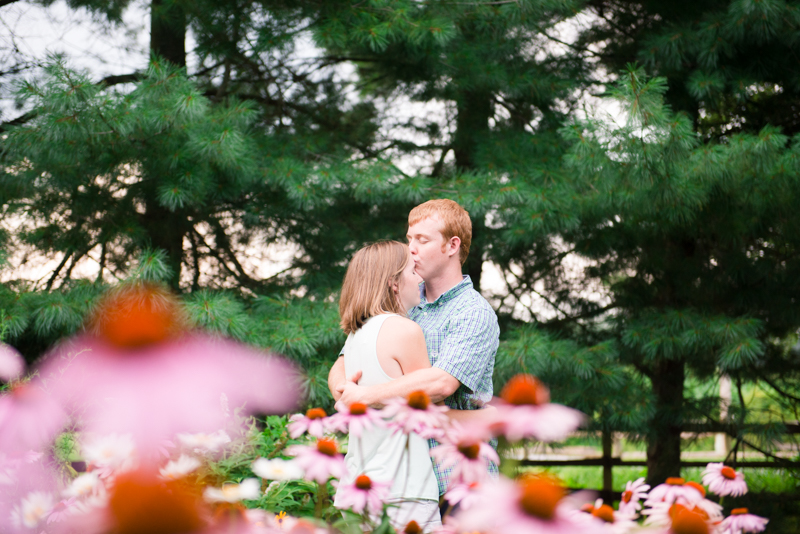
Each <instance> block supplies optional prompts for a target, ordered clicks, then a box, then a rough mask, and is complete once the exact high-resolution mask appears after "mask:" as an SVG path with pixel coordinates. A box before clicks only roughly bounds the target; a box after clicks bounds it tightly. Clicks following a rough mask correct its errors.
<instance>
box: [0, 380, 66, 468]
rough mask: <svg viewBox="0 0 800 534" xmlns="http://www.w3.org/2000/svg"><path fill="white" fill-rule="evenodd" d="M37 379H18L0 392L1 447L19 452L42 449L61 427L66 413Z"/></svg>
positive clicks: (14, 452) (7, 451)
mask: <svg viewBox="0 0 800 534" xmlns="http://www.w3.org/2000/svg"><path fill="white" fill-rule="evenodd" d="M41 386H42V383H41V381H39V380H32V381H30V382H27V383H21V382H17V383H16V384H14V385H12V387H11V392H10V393H9V394H7V395H2V396H0V450H1V451H3V452H4V453H6V454H13V455H21V454H24V453H26V452H28V451H30V450H34V451H39V450H43V449H45V448H47V447H49V445H50V444H51V442H52V441H53V439H55V437H56V435H58V433H59V432H61V430H62V429H63V428H64V425H65V423H66V421H67V416H66V414H65V413H64V411H63V410H62V409H61V407H60V406H59V405H58V403H57V402H56V401H55V400H54V399H53V398H52V397H51V396H50V395H48V394H47V393H46V392H45V391H44V390H43V389H42V387H41Z"/></svg>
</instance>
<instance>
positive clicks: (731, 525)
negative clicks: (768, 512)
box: [719, 508, 769, 534]
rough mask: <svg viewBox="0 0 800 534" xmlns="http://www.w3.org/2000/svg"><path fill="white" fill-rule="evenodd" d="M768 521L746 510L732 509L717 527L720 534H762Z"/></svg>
mask: <svg viewBox="0 0 800 534" xmlns="http://www.w3.org/2000/svg"><path fill="white" fill-rule="evenodd" d="M768 522H769V519H767V518H765V517H759V516H757V515H753V514H751V513H749V511H748V510H747V508H734V509H733V510H731V515H730V516H728V517H726V518H725V519H724V520H723V521H722V523H721V524H720V526H719V530H720V532H724V533H726V534H742V533H743V532H763V531H764V529H766V528H767V523H768Z"/></svg>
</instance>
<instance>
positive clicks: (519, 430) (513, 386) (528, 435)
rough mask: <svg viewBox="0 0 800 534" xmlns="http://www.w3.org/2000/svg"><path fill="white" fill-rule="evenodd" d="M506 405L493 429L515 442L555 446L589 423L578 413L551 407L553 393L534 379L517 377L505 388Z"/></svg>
mask: <svg viewBox="0 0 800 534" xmlns="http://www.w3.org/2000/svg"><path fill="white" fill-rule="evenodd" d="M500 397H501V398H502V400H503V401H504V403H503V404H500V405H499V406H498V407H497V411H498V413H497V415H496V417H495V422H494V423H493V424H492V427H493V429H494V431H495V433H497V434H503V435H505V437H506V439H508V440H509V441H511V442H515V441H519V440H521V439H535V440H538V441H544V442H551V441H560V440H563V439H565V438H566V437H567V436H568V435H569V434H570V433H571V432H573V431H574V430H575V429H577V428H578V427H579V426H580V425H581V424H582V423H583V422H584V420H585V416H584V415H583V414H582V413H581V412H579V411H578V410H573V409H572V408H568V407H566V406H562V405H560V404H551V403H550V392H549V391H548V389H547V387H546V386H545V385H544V384H542V383H541V382H540V381H539V380H538V379H537V378H536V377H534V376H532V375H525V374H522V375H516V376H514V377H513V378H511V380H509V381H508V382H507V383H506V385H505V386H504V387H503V390H502V392H501V393H500Z"/></svg>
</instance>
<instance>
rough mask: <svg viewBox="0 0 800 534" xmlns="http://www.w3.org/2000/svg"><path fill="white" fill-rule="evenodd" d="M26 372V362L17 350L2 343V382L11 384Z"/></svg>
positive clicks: (0, 370) (0, 353)
mask: <svg viewBox="0 0 800 534" xmlns="http://www.w3.org/2000/svg"><path fill="white" fill-rule="evenodd" d="M24 372H25V360H24V359H23V358H22V355H21V354H20V353H19V352H17V349H15V348H14V347H12V346H11V345H6V344H5V343H2V342H0V380H2V381H3V382H11V381H12V380H16V379H17V378H19V377H20V376H22V373H24Z"/></svg>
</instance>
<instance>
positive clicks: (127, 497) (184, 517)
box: [108, 471, 205, 534]
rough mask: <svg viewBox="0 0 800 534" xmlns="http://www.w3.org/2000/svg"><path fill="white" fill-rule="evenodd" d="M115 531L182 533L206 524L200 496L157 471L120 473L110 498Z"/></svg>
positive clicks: (120, 532)
mask: <svg viewBox="0 0 800 534" xmlns="http://www.w3.org/2000/svg"><path fill="white" fill-rule="evenodd" d="M108 507H109V510H110V512H111V517H112V520H113V523H114V527H113V528H112V530H113V532H114V533H115V534H141V533H143V532H147V533H148V534H179V533H185V532H195V531H198V530H201V529H202V528H204V526H205V525H204V523H203V521H202V520H201V519H200V501H199V499H198V496H196V495H193V494H192V493H190V492H189V491H188V490H187V489H186V488H185V487H182V486H180V485H177V484H175V483H162V482H161V481H159V480H158V479H157V478H156V477H155V476H154V475H152V474H150V473H145V472H141V471H139V472H131V473H123V474H121V475H119V476H118V477H117V479H116V481H115V482H114V488H113V490H112V493H111V496H110V498H109V501H108Z"/></svg>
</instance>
